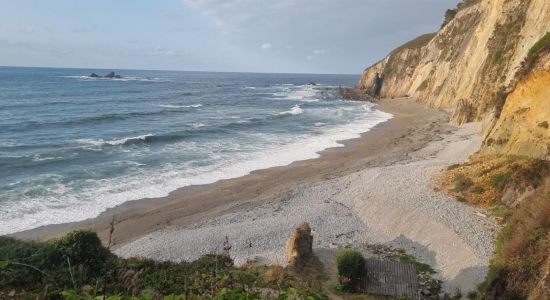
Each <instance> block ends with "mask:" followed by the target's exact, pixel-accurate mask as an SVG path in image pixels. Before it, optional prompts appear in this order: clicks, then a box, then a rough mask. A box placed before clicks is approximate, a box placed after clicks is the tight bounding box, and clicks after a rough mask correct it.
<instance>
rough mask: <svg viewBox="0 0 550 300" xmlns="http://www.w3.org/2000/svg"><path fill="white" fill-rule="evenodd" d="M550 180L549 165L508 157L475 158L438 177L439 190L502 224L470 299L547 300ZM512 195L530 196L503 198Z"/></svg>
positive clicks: (542, 162)
mask: <svg viewBox="0 0 550 300" xmlns="http://www.w3.org/2000/svg"><path fill="white" fill-rule="evenodd" d="M549 178H550V162H548V161H539V160H534V159H530V158H525V157H512V156H474V157H472V158H471V160H470V161H469V162H467V163H465V164H463V165H454V166H451V167H449V169H448V170H446V171H445V172H443V174H441V175H440V176H439V178H437V182H438V184H439V186H440V187H441V190H443V191H445V192H447V193H449V194H450V195H452V196H454V197H456V198H457V199H458V200H460V201H464V202H467V203H469V204H471V205H476V206H482V207H484V208H489V209H490V211H492V213H493V214H494V215H495V216H496V217H498V218H500V219H501V222H502V224H503V226H504V227H503V230H502V231H501V232H500V234H499V236H498V238H497V243H496V250H495V254H494V257H493V259H492V261H491V266H490V272H489V274H488V276H487V278H486V280H485V282H484V283H483V284H482V285H480V287H479V290H478V292H477V294H476V295H474V294H472V295H470V296H471V297H472V298H477V299H548V298H550V294H549V293H548V290H547V289H546V288H545V286H544V278H545V276H548V271H549V270H548V266H549V263H550V184H549V182H550V179H549ZM511 192H515V193H516V196H521V195H525V193H529V196H528V197H525V198H524V199H523V200H522V201H521V202H519V203H517V202H513V201H512V202H510V201H509V200H506V199H508V198H507V197H505V195H509V193H511ZM511 198H512V199H518V198H517V197H511ZM503 200H506V203H503V202H502V201H503ZM546 280H547V279H546ZM545 293H546V294H545Z"/></svg>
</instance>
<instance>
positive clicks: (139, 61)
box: [0, 0, 458, 74]
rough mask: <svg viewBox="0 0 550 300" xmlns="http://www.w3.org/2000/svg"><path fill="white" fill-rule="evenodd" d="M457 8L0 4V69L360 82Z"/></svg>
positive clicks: (305, 3)
mask: <svg viewBox="0 0 550 300" xmlns="http://www.w3.org/2000/svg"><path fill="white" fill-rule="evenodd" d="M457 2H458V0H156V1H151V0H116V1H113V0H93V1H85V0H48V1H44V0H16V1H14V0H0V66H36V67H72V68H78V67H82V68H106V69H146V70H189V71H227V72H274V73H325V74H359V73H360V72H361V71H362V70H363V69H364V68H365V67H368V66H369V65H371V64H373V63H375V62H376V61H378V60H380V59H382V58H383V57H384V56H385V55H386V54H387V53H388V52H389V51H391V50H392V49H394V48H396V47H397V46H399V45H401V44H403V43H404V42H406V41H408V40H410V39H412V38H414V37H416V36H418V35H421V34H424V33H428V32H435V31H437V30H438V28H439V26H440V25H441V23H442V20H443V14H444V12H445V10H446V9H448V8H452V7H454V6H456V3H457Z"/></svg>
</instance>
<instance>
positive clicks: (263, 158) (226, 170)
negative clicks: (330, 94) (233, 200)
mask: <svg viewBox="0 0 550 300" xmlns="http://www.w3.org/2000/svg"><path fill="white" fill-rule="evenodd" d="M391 117H392V115H391V114H387V113H384V112H380V111H377V110H374V109H373V110H372V111H364V117H360V118H357V119H355V120H354V121H352V122H350V123H348V124H345V125H341V126H332V127H331V126H324V127H323V131H322V132H321V134H310V135H299V136H293V137H292V140H286V139H285V138H281V137H280V136H276V135H275V136H273V137H272V140H271V142H272V143H270V144H271V145H277V146H272V147H270V148H268V149H266V148H265V147H260V148H258V150H257V151H255V152H241V153H237V154H235V155H233V156H231V157H229V158H228V157H225V158H222V159H216V163H214V164H211V165H207V166H201V167H190V165H189V164H185V163H179V164H178V163H175V164H168V165H166V166H164V167H163V168H159V169H156V170H155V171H151V170H149V171H144V170H142V171H140V172H132V174H129V175H127V176H123V177H119V178H115V179H101V180H90V181H89V182H88V184H87V186H86V188H84V189H79V190H78V192H76V191H73V190H72V189H71V187H69V186H65V185H63V184H61V183H59V184H56V185H53V186H50V187H49V188H48V189H49V192H50V193H51V194H52V196H51V197H50V198H47V199H44V198H40V199H25V201H17V202H5V203H3V205H2V206H1V207H0V235H1V234H9V233H14V232H18V231H22V230H26V229H31V228H36V227H38V226H42V225H47V224H59V223H65V222H76V221H81V220H84V219H87V218H91V217H95V216H97V215H99V214H100V213H102V212H103V211H104V210H105V209H107V208H110V207H115V206H117V205H120V204H122V203H124V202H127V201H132V200H138V199H144V198H156V197H164V196H167V195H168V193H169V192H171V191H173V190H176V189H178V188H181V187H185V186H190V185H200V184H210V183H213V182H216V181H218V180H222V179H230V178H236V177H240V176H244V175H247V174H249V173H250V172H252V171H254V170H258V169H266V168H270V167H276V166H285V165H288V164H290V163H292V162H295V161H300V160H307V159H313V158H317V157H319V155H320V154H319V152H320V151H323V150H325V149H328V148H333V147H343V144H342V143H341V141H342V140H348V139H352V138H358V137H360V134H361V133H363V132H367V131H369V130H371V129H372V128H373V127H374V126H376V125H377V124H378V123H381V122H384V121H386V120H388V119H390V118H391ZM144 136H145V135H144ZM144 136H139V137H134V138H126V139H119V140H112V141H108V142H110V143H115V144H120V143H123V142H124V141H127V140H130V139H136V138H137V139H140V138H143V137H144ZM282 140H284V141H285V143H284V144H281V143H280V141H282ZM96 141H97V140H96ZM190 145H191V144H190V143H185V146H186V147H189V146H190ZM198 146H201V145H196V147H198ZM202 146H203V145H202ZM202 146H201V147H202ZM224 146H227V145H225V144H224ZM16 207H17V209H16Z"/></svg>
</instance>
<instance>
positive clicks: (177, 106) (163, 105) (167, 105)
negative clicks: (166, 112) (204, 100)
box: [158, 103, 202, 109]
mask: <svg viewBox="0 0 550 300" xmlns="http://www.w3.org/2000/svg"><path fill="white" fill-rule="evenodd" d="M158 107H162V108H173V109H177V108H198V107H202V104H200V103H197V104H189V105H174V104H159V105H158Z"/></svg>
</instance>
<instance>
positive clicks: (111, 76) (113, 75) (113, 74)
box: [103, 72, 115, 78]
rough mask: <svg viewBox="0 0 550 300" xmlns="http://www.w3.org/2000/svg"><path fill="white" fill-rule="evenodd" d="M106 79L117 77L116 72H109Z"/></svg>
mask: <svg viewBox="0 0 550 300" xmlns="http://www.w3.org/2000/svg"><path fill="white" fill-rule="evenodd" d="M103 77H105V78H114V77H115V72H109V73H108V74H107V75H105V76H103Z"/></svg>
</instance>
